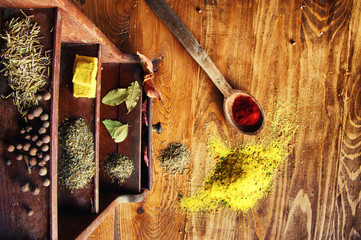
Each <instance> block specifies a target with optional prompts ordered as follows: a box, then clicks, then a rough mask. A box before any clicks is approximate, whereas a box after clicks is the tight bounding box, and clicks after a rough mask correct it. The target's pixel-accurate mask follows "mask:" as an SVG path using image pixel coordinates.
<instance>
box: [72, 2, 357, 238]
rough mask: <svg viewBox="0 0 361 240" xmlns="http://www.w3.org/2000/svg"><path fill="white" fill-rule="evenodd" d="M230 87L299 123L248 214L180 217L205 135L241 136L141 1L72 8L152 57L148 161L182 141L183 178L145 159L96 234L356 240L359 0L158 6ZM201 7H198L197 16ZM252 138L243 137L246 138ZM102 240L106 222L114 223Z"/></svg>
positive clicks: (201, 169)
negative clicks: (150, 168)
mask: <svg viewBox="0 0 361 240" xmlns="http://www.w3.org/2000/svg"><path fill="white" fill-rule="evenodd" d="M167 2H168V3H169V4H170V5H171V7H172V9H173V10H174V11H175V12H176V13H177V15H178V16H179V17H180V18H181V19H182V20H183V22H184V23H185V25H186V26H187V27H188V28H189V29H190V31H191V32H192V33H193V34H194V35H195V37H196V38H197V40H198V41H199V42H200V44H201V46H202V47H203V48H204V49H205V50H206V52H207V53H208V54H209V55H210V57H211V58H212V60H213V61H214V62H215V64H216V65H217V66H218V67H219V69H220V71H221V72H222V73H223V74H224V75H225V77H226V79H227V80H228V81H229V83H230V84H231V86H232V87H234V88H239V89H242V90H246V91H247V92H249V93H251V94H252V95H253V96H254V97H256V98H257V100H258V101H259V102H260V103H261V105H262V106H263V107H264V109H265V111H266V113H267V112H271V111H272V110H273V108H274V106H275V102H276V101H283V102H285V103H287V106H289V107H290V108H291V109H293V112H294V113H295V114H296V116H297V117H298V121H299V124H300V128H299V130H298V132H297V135H296V138H295V149H294V152H293V157H292V158H291V159H290V162H289V164H286V165H285V167H284V168H283V169H282V170H281V171H280V173H279V174H278V176H277V178H276V179H275V182H274V187H273V191H272V192H271V193H270V194H269V195H268V196H267V197H266V198H264V199H263V200H262V201H261V202H260V203H259V204H258V206H257V207H256V208H254V209H253V210H252V211H249V212H247V213H236V212H233V211H230V210H223V211H220V212H218V213H216V214H212V215H206V214H203V215H186V214H184V213H182V212H181V211H180V209H179V205H178V194H179V193H181V192H182V193H183V192H187V191H188V192H190V191H194V190H195V189H197V187H198V186H199V185H200V184H201V183H202V180H203V179H204V177H205V174H206V173H207V171H208V169H209V168H210V167H211V162H209V161H208V158H207V151H206V144H207V141H208V140H209V136H210V135H215V136H219V137H221V138H222V139H224V140H228V142H230V143H233V144H238V143H240V142H242V141H243V140H244V141H249V140H250V139H252V137H245V136H243V135H241V134H238V133H236V132H235V131H234V130H232V128H231V127H230V126H229V125H228V124H227V123H226V121H225V119H224V117H223V111H222V102H223V98H222V95H221V94H220V92H219V91H218V90H217V89H216V87H215V86H214V85H213V84H212V83H211V81H210V80H209V79H208V77H207V76H206V74H205V73H204V72H203V71H202V70H200V68H199V67H198V65H197V64H196V63H195V62H194V61H193V60H192V58H191V57H190V56H189V55H188V53H187V52H186V51H185V50H184V49H183V47H182V46H181V44H180V43H179V42H178V41H177V40H176V39H175V38H174V37H173V36H172V34H171V33H170V32H169V30H168V29H167V28H166V27H165V26H164V25H163V23H161V21H160V20H159V19H158V18H157V17H156V16H155V14H154V13H153V12H152V11H151V10H150V8H149V7H148V6H147V5H146V3H145V2H144V1H142V0H132V1H115V0H103V1H97V0H87V1H86V2H85V4H81V3H80V1H77V4H78V6H79V8H80V9H81V10H82V11H84V12H85V14H86V15H87V16H88V17H89V18H90V19H91V20H92V21H93V22H94V23H95V24H96V25H97V26H98V27H99V28H100V29H101V30H102V31H103V32H104V33H105V34H106V35H107V36H108V37H109V38H110V40H111V41H112V42H113V43H114V44H115V45H116V46H117V47H118V48H120V50H122V51H124V52H133V53H135V52H136V51H140V52H142V53H143V54H145V55H147V56H149V57H151V58H153V59H155V58H158V57H162V58H163V61H162V62H161V64H160V66H159V68H158V71H157V73H156V79H155V81H156V85H157V86H158V87H159V89H160V91H161V94H162V96H163V102H159V101H155V102H154V108H153V109H154V115H153V123H156V122H158V121H159V122H162V128H163V130H162V133H161V134H160V135H157V134H154V135H153V144H154V145H153V156H154V158H155V159H156V157H157V156H158V154H159V151H160V150H161V149H163V148H165V147H166V146H167V145H168V144H169V143H170V142H182V143H184V144H186V145H188V146H189V147H190V149H191V153H192V166H191V171H187V172H186V174H184V175H180V176H178V175H176V176H170V175H168V174H166V173H165V172H164V171H163V170H162V169H161V168H160V166H159V164H158V163H157V162H156V161H155V164H154V183H153V189H152V191H151V192H150V193H149V194H148V195H147V197H146V199H145V200H144V201H143V202H141V203H139V204H136V203H131V204H119V205H118V206H117V208H116V209H115V212H114V218H113V217H109V218H107V219H106V220H105V221H104V222H103V224H102V225H101V226H100V227H99V229H98V230H96V231H95V232H94V235H92V237H94V238H97V239H112V238H114V239H359V238H360V237H361V225H360V224H359V223H360V222H361V207H360V201H361V197H360V196H361V194H360V192H361V183H360V178H361V174H360V169H361V168H360V165H361V157H360V148H361V147H360V146H361V144H360V141H361V138H360V132H361V128H360V126H361V117H360V100H361V99H360V96H361V95H360V85H361V59H360V58H361V36H360V35H361V28H360V17H361V3H360V2H359V1H355V0H354V1H352V0H345V1H337V0H336V1H321V0H319V1H317V0H303V1H301V0H293V1H286V0H278V1H277V0H271V1H266V0H260V1H253V0H238V1H234V0H204V1H201V0H195V1H191V0H183V1H176V0H168V1H167ZM199 10H201V11H199ZM253 138H254V137H253ZM113 224H114V231H113V234H110V233H109V231H108V230H106V231H105V230H103V229H108V228H107V226H113Z"/></svg>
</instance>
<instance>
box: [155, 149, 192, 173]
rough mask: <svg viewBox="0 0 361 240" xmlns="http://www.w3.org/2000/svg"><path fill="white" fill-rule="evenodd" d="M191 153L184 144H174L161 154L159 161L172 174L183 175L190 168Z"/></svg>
mask: <svg viewBox="0 0 361 240" xmlns="http://www.w3.org/2000/svg"><path fill="white" fill-rule="evenodd" d="M189 158H190V152H189V149H188V147H187V146H185V145H184V144H183V143H177V142H173V143H171V144H169V145H168V147H167V148H165V149H163V150H162V151H161V152H160V155H159V157H158V161H159V162H160V164H161V166H162V167H163V168H164V169H165V170H166V172H168V173H170V174H175V173H183V171H184V169H185V168H186V167H187V166H188V163H189Z"/></svg>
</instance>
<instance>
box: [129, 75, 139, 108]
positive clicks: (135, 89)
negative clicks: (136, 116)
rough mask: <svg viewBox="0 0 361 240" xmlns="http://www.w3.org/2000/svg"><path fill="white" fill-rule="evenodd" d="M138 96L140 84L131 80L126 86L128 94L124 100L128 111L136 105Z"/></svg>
mask: <svg viewBox="0 0 361 240" xmlns="http://www.w3.org/2000/svg"><path fill="white" fill-rule="evenodd" d="M139 96H140V86H139V83H138V82H137V81H134V82H132V84H131V85H130V86H129V87H128V96H127V99H126V100H125V104H126V105H127V109H128V113H129V112H130V111H132V109H133V108H134V107H135V106H137V103H138V100H139Z"/></svg>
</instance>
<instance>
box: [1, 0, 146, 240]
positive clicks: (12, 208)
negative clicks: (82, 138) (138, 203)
mask: <svg viewBox="0 0 361 240" xmlns="http://www.w3.org/2000/svg"><path fill="white" fill-rule="evenodd" d="M0 2H1V1H0ZM64 2H66V3H67V4H70V5H69V7H64V6H68V5H63V4H64ZM26 4H28V5H26ZM43 5H44V3H33V2H32V3H27V1H23V2H22V3H16V1H15V3H14V2H11V3H10V2H9V3H7V2H6V1H4V2H3V3H2V4H1V5H0V6H1V7H3V8H2V9H1V16H0V20H1V22H0V24H1V25H0V26H1V29H3V27H4V24H5V22H6V21H8V20H9V19H11V18H13V17H15V16H21V15H22V12H21V11H19V8H22V9H23V11H24V13H25V14H26V15H28V16H30V15H32V16H33V17H32V21H34V22H37V24H38V25H39V26H40V27H41V34H40V35H41V36H43V39H42V40H41V41H42V42H41V43H42V45H44V49H45V50H51V52H52V66H51V74H50V76H49V78H48V85H47V86H46V88H47V89H48V90H49V91H50V92H51V96H52V97H51V100H50V101H40V105H41V106H42V108H43V109H44V112H47V113H48V114H49V115H50V127H49V128H48V134H50V136H51V142H50V150H49V153H50V155H51V160H50V161H49V162H48V163H47V165H46V168H47V170H48V173H47V175H46V176H39V169H40V167H39V166H35V167H33V168H31V169H30V170H31V173H30V174H29V167H28V165H27V163H25V161H17V160H15V158H16V154H15V153H9V152H7V150H6V149H7V146H8V145H10V144H14V143H17V142H21V141H24V139H23V137H22V135H21V133H20V131H21V129H22V128H25V127H26V125H28V124H31V125H33V127H34V130H35V129H38V128H40V124H41V122H40V121H38V120H32V121H29V122H28V123H27V122H26V121H25V120H24V119H23V118H22V117H21V116H20V114H19V113H18V111H17V109H16V107H15V106H14V104H13V103H12V99H11V97H10V98H7V99H1V102H0V111H1V115H0V158H1V161H0V174H1V177H0V189H1V190H0V191H1V193H0V194H1V195H0V219H1V224H0V238H2V239H4V238H5V239H8V238H14V239H49V238H51V239H57V238H60V239H73V238H75V237H76V236H78V235H79V234H80V233H81V232H82V231H83V230H84V229H86V228H87V227H88V226H89V225H90V224H91V223H92V222H94V221H95V220H96V218H97V217H98V216H99V215H100V214H101V213H102V212H104V210H105V209H106V208H107V207H108V206H109V205H110V204H111V203H112V202H114V200H116V199H117V198H119V196H122V195H130V196H137V195H139V194H142V192H144V189H149V188H150V183H151V171H150V167H148V166H147V165H146V164H145V162H144V160H143V154H144V149H145V148H146V147H147V148H148V151H147V152H148V158H149V159H151V127H150V128H148V127H147V126H145V124H144V122H143V118H142V115H143V114H144V113H143V107H144V106H147V108H148V109H147V110H148V111H147V117H148V121H149V123H150V124H151V118H152V116H151V101H150V100H149V99H148V98H147V97H146V95H145V94H144V93H143V92H142V93H141V96H140V100H139V102H138V104H137V106H136V107H135V108H134V109H133V110H132V111H131V112H130V113H129V114H127V111H126V109H125V105H124V104H123V105H120V106H117V107H111V106H107V105H104V104H102V103H101V98H102V97H103V96H104V95H105V94H106V93H107V92H108V91H109V90H112V89H114V88H118V87H127V86H129V85H130V83H131V82H133V81H138V82H139V84H140V86H142V80H143V72H142V68H141V65H140V63H139V58H137V56H134V55H126V54H123V53H119V52H117V50H116V49H115V47H114V46H112V45H111V43H110V42H109V40H107V39H106V37H105V36H104V35H102V34H101V32H100V31H99V30H94V31H95V33H96V34H98V35H100V36H98V39H99V41H98V42H97V41H94V39H91V38H96V37H97V36H94V34H93V35H92V37H89V39H88V38H86V36H84V39H83V40H82V41H79V40H78V39H76V38H75V37H74V38H72V37H71V36H69V34H68V35H67V36H63V34H66V33H68V32H71V31H70V30H69V29H68V28H69V27H70V26H68V27H64V24H65V23H68V22H69V21H70V20H69V19H72V18H73V21H74V25H76V26H77V27H78V28H80V29H82V26H79V21H81V23H82V24H84V26H83V27H84V28H89V25H91V22H90V21H89V20H88V19H86V18H85V17H84V16H83V15H82V14H81V13H80V12H79V11H78V10H76V8H75V6H74V5H72V4H71V3H69V2H68V1H54V2H53V3H48V5H49V6H43ZM33 7H34V8H35V9H31V10H29V9H28V8H33ZM44 7H46V8H44ZM25 8H26V9H25ZM74 12H75V13H74ZM74 14H75V15H74ZM74 16H75V17H74ZM74 18H75V19H74ZM77 21H78V22H77ZM91 27H93V28H94V26H91ZM110 45H111V46H110ZM75 54H79V55H86V56H93V57H97V58H98V59H99V67H98V74H97V93H96V98H95V99H91V98H75V97H73V93H72V87H73V86H72V75H73V73H72V70H73V64H74V58H75ZM10 92H11V91H10V90H9V88H8V87H7V81H6V79H5V78H4V77H3V76H2V75H1V88H0V93H1V94H2V95H6V94H8V93H10ZM73 117H82V118H83V119H84V120H85V122H86V123H87V125H88V126H89V127H90V129H91V130H92V132H93V133H94V144H95V158H94V162H95V166H96V170H95V176H94V178H93V179H92V181H91V184H89V185H88V186H87V187H86V188H85V189H82V190H79V191H74V192H71V191H69V190H67V189H66V188H64V186H62V185H61V184H58V182H59V181H58V163H59V159H60V158H61V147H60V145H59V140H58V125H59V123H60V122H61V121H62V120H63V119H65V118H73ZM104 119H114V120H119V121H121V122H124V123H128V124H130V128H129V134H128V136H127V138H126V140H125V141H124V142H122V143H119V144H116V143H115V142H114V141H113V140H112V139H111V137H110V135H109V133H108V131H107V130H106V128H105V126H104V125H103V124H102V120H104ZM111 153H120V154H124V155H127V156H129V157H130V158H131V159H132V160H133V164H134V166H135V171H134V173H133V174H132V175H131V177H130V178H129V179H127V180H126V181H125V182H124V183H119V182H114V181H112V180H111V179H109V177H107V176H106V174H105V173H104V160H105V158H106V156H107V155H109V154H111ZM10 162H11V164H10V165H9V163H10ZM150 163H151V161H150ZM44 178H49V179H50V180H51V185H50V187H43V186H42V181H43V179H44ZM25 182H29V183H30V190H29V191H28V192H22V191H21V186H22V185H23V184H24V183H25ZM34 187H39V188H40V193H39V194H38V195H32V194H31V189H32V188H34ZM137 199H138V200H139V199H140V198H137ZM29 209H32V211H33V215H32V216H28V212H29ZM95 222H96V221H95Z"/></svg>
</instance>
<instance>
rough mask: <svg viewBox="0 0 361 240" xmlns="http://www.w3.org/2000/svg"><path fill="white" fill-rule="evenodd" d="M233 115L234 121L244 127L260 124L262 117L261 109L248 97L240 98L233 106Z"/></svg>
mask: <svg viewBox="0 0 361 240" xmlns="http://www.w3.org/2000/svg"><path fill="white" fill-rule="evenodd" d="M232 114H233V118H234V120H235V121H236V122H237V123H238V124H239V125H243V126H253V125H255V124H257V123H258V121H259V119H260V117H261V111H260V110H259V107H258V106H257V104H256V103H255V101H253V99H252V98H251V97H248V96H238V97H237V98H236V99H235V100H234V103H233V105H232Z"/></svg>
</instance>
